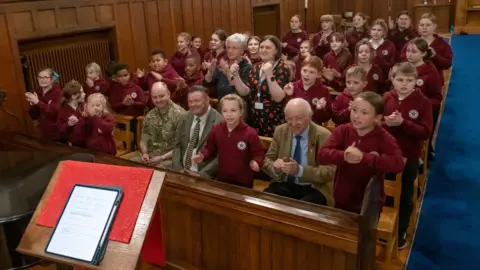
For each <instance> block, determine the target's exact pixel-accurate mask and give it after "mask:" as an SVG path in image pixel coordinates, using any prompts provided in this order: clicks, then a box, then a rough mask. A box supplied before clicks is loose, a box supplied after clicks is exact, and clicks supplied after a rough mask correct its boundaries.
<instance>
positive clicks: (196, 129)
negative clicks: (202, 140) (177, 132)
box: [184, 117, 200, 170]
mask: <svg viewBox="0 0 480 270" xmlns="http://www.w3.org/2000/svg"><path fill="white" fill-rule="evenodd" d="M195 121H196V123H195V127H194V128H193V134H192V136H191V137H190V142H189V143H188V147H187V153H186V156H185V166H184V169H185V170H190V167H192V155H193V149H195V147H196V146H197V143H198V135H199V134H200V118H198V117H197V119H196V120H195Z"/></svg>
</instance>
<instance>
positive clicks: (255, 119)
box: [230, 35, 290, 137]
mask: <svg viewBox="0 0 480 270" xmlns="http://www.w3.org/2000/svg"><path fill="white" fill-rule="evenodd" d="M281 56H282V43H281V41H280V40H279V39H278V38H277V37H275V36H270V35H268V36H265V37H264V38H263V39H262V41H261V42H260V57H261V58H262V64H258V65H255V66H254V67H253V68H252V70H251V72H250V74H249V76H248V79H247V80H246V81H242V79H241V78H240V75H239V66H238V64H236V63H234V64H232V65H231V66H230V69H231V72H232V75H233V83H234V85H235V88H236V90H237V92H238V94H239V95H241V96H247V95H249V94H250V97H251V99H252V109H251V111H252V123H249V124H250V125H251V126H252V127H253V128H255V129H256V130H257V132H258V135H260V136H267V137H272V136H273V131H274V130H275V127H276V126H278V125H280V124H281V123H282V122H283V119H284V116H283V100H284V99H285V92H284V91H283V87H285V85H286V84H287V83H288V82H289V80H290V70H289V69H288V67H287V65H286V64H285V63H284V62H283V61H282V60H281Z"/></svg>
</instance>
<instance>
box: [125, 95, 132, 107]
mask: <svg viewBox="0 0 480 270" xmlns="http://www.w3.org/2000/svg"><path fill="white" fill-rule="evenodd" d="M122 103H123V105H125V106H130V105H132V104H133V103H134V101H133V99H132V97H131V96H130V95H126V96H125V98H124V99H123V102H122Z"/></svg>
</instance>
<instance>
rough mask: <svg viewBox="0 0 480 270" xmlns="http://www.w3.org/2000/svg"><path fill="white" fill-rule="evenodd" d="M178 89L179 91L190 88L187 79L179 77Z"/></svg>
mask: <svg viewBox="0 0 480 270" xmlns="http://www.w3.org/2000/svg"><path fill="white" fill-rule="evenodd" d="M177 87H178V88H179V89H185V88H188V85H187V83H186V82H185V79H184V78H182V77H178V78H177Z"/></svg>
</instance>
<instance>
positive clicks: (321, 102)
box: [317, 97, 327, 110]
mask: <svg viewBox="0 0 480 270" xmlns="http://www.w3.org/2000/svg"><path fill="white" fill-rule="evenodd" d="M326 106H327V101H326V100H325V98H324V97H322V98H321V99H319V100H318V101H317V110H323V109H325V107H326Z"/></svg>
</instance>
